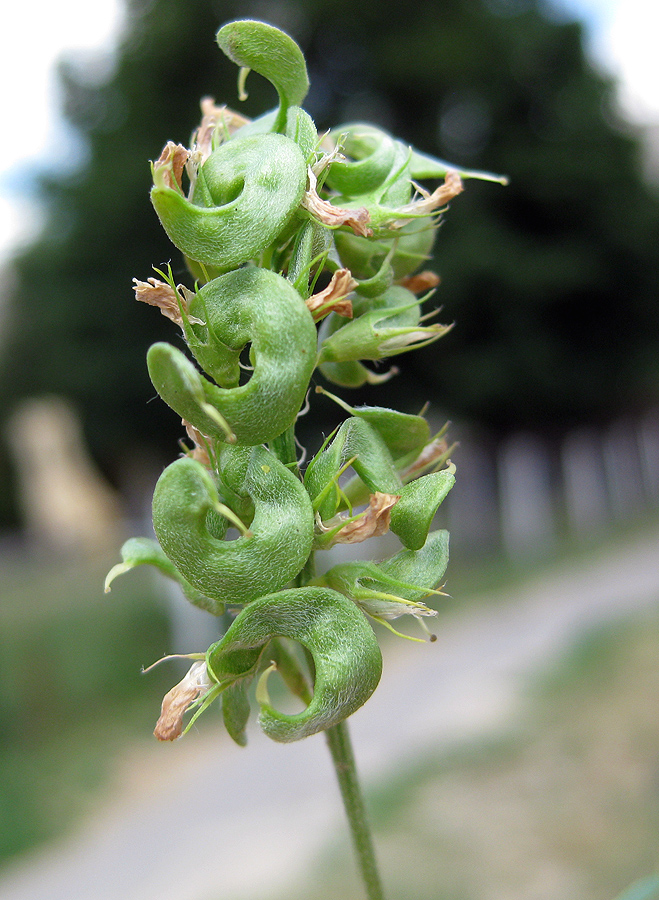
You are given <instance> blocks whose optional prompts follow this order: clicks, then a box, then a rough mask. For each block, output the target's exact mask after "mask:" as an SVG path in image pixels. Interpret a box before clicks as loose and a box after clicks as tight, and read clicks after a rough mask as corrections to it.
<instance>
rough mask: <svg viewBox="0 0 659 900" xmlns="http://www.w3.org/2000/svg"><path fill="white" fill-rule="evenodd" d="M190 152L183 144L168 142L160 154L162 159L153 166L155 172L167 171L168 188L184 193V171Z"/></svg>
mask: <svg viewBox="0 0 659 900" xmlns="http://www.w3.org/2000/svg"><path fill="white" fill-rule="evenodd" d="M188 155H189V152H188V150H186V148H185V147H184V146H183V145H182V144H175V143H174V142H173V141H167V143H166V144H165V146H164V147H163V151H162V153H161V154H160V158H159V159H157V160H156V162H155V163H154V164H153V168H154V169H155V170H158V169H164V170H165V180H166V182H167V187H170V188H172V189H173V190H175V191H176V190H178V191H180V192H181V193H183V181H182V176H183V169H184V168H185V164H186V162H187V161H188Z"/></svg>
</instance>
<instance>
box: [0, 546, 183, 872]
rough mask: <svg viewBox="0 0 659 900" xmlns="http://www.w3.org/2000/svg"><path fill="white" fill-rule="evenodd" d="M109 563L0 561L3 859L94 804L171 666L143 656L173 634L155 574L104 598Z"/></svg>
mask: <svg viewBox="0 0 659 900" xmlns="http://www.w3.org/2000/svg"><path fill="white" fill-rule="evenodd" d="M102 571H103V563H101V562H98V561H97V562H95V563H94V564H87V563H80V564H78V565H77V566H76V567H75V569H73V568H71V567H69V566H66V567H64V566H62V565H58V564H57V563H56V562H55V561H53V560H50V561H49V562H48V564H47V565H43V564H41V563H38V562H36V561H33V562H32V563H31V564H30V565H29V566H22V567H21V568H20V569H19V568H18V567H16V568H11V567H9V566H8V565H6V562H5V565H4V567H3V575H2V579H3V590H2V593H1V598H0V767H1V768H2V772H3V778H2V779H1V780H0V821H1V822H2V827H0V860H2V861H4V860H5V859H7V858H8V857H10V856H13V855H16V854H18V853H20V852H22V851H24V850H25V849H27V848H29V847H31V846H33V845H35V844H37V843H41V842H43V841H45V840H47V839H49V838H52V837H54V836H59V835H61V834H62V833H63V832H64V831H66V830H67V829H68V828H69V827H70V826H71V825H72V824H73V823H74V822H75V821H76V820H77V819H79V818H80V817H81V816H82V815H83V814H86V813H88V812H89V811H90V809H91V808H92V806H93V803H94V802H95V798H96V797H97V796H98V793H99V791H100V789H101V788H102V787H103V786H104V785H107V783H108V779H109V778H110V777H111V774H112V771H111V767H112V765H113V763H114V760H115V759H116V755H117V754H118V753H119V752H120V749H121V747H122V746H123V745H125V741H126V738H127V736H131V738H135V737H136V736H138V735H140V734H144V733H145V729H147V728H148V726H149V722H150V720H151V717H152V715H153V705H154V704H155V703H157V702H158V695H159V694H161V693H162V691H163V690H164V689H165V685H166V681H165V673H164V672H163V673H158V674H157V675H156V676H155V677H152V678H145V677H143V676H142V675H141V674H140V665H146V664H148V663H150V662H152V661H153V659H155V658H157V657H158V656H159V655H160V654H161V653H162V650H163V648H164V647H165V646H166V645H167V642H168V640H169V628H168V624H167V615H166V611H165V609H164V608H163V606H162V603H161V602H160V601H159V600H157V599H156V597H155V594H154V589H153V585H152V583H151V581H150V580H149V579H146V578H145V577H144V574H145V573H143V576H142V577H139V576H136V577H135V578H133V579H126V581H125V583H124V584H123V585H122V588H121V590H120V591H117V592H116V595H114V596H113V599H112V602H109V601H100V602H99V591H98V585H99V581H100V579H101V578H102Z"/></svg>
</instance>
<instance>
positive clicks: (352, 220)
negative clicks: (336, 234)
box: [302, 169, 373, 237]
mask: <svg viewBox="0 0 659 900" xmlns="http://www.w3.org/2000/svg"><path fill="white" fill-rule="evenodd" d="M316 184H317V178H316V176H315V175H314V173H313V172H312V171H311V169H309V189H308V190H307V191H306V193H305V195H304V197H303V198H302V206H303V208H304V209H306V210H307V211H308V212H310V213H311V214H312V215H313V216H315V217H316V218H317V219H318V220H319V221H320V222H322V223H323V225H327V226H328V227H329V228H338V227H339V225H347V226H348V228H351V229H352V230H353V232H354V233H355V234H358V235H360V236H361V237H372V235H373V232H372V231H371V229H370V228H369V227H368V223H369V222H370V221H371V215H370V213H369V211H368V210H367V209H366V207H365V206H360V207H359V208H358V209H342V208H341V207H340V206H333V205H332V204H331V203H330V202H329V201H328V200H323V199H322V197H320V196H319V194H318V192H317V190H316Z"/></svg>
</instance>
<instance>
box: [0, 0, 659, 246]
mask: <svg viewBox="0 0 659 900" xmlns="http://www.w3.org/2000/svg"><path fill="white" fill-rule="evenodd" d="M555 2H556V3H558V4H559V5H560V6H561V7H562V9H563V10H564V13H565V14H566V15H568V16H569V17H578V18H581V19H583V20H584V22H585V23H586V25H587V28H588V35H589V50H590V53H591V56H592V57H593V58H594V60H595V61H596V62H597V63H598V64H599V65H600V66H602V67H603V68H604V69H605V70H606V71H608V72H610V73H612V74H614V75H615V76H616V77H617V78H618V79H619V81H620V102H621V105H622V107H623V109H624V111H625V114H626V115H627V117H628V118H630V119H631V120H632V121H635V122H638V123H644V122H653V123H659V63H658V62H657V51H656V42H657V38H656V34H657V25H659V4H657V5H656V6H655V4H653V3H652V2H651V0H555ZM123 24H124V22H123V15H122V4H121V0H58V2H57V3H53V2H52V0H33V2H32V3H24V2H23V3H13V4H12V6H11V16H9V15H7V16H5V19H4V27H3V29H2V37H0V84H2V85H3V95H2V116H0V146H1V147H2V153H1V154H0V264H2V262H3V261H4V260H5V259H7V258H8V257H9V256H10V255H11V252H12V250H13V248H14V247H17V246H20V245H21V244H22V243H23V242H25V241H28V240H29V239H30V238H31V236H33V235H34V234H35V231H36V230H37V229H38V225H39V221H40V215H39V207H38V205H37V204H36V203H35V202H34V198H33V197H31V196H30V190H29V187H30V173H31V171H33V169H34V165H35V164H37V165H40V166H44V165H45V166H47V167H55V166H58V167H61V166H62V165H68V166H71V165H75V164H76V161H78V160H80V158H81V154H82V153H84V149H83V148H81V147H80V146H79V145H77V144H76V143H75V140H74V136H73V135H71V134H70V133H68V132H67V130H66V128H65V126H64V124H63V123H62V121H61V119H60V118H59V117H58V113H57V109H58V93H57V84H56V78H55V64H56V61H57V59H58V58H59V57H60V56H61V55H63V54H66V55H67V56H71V55H73V56H74V57H75V56H78V57H82V58H84V56H85V55H92V56H94V57H95V58H96V59H98V60H99V66H98V71H99V77H100V76H102V75H103V72H104V71H107V67H108V66H110V67H111V64H112V48H113V46H114V44H115V42H116V40H117V38H118V36H119V35H120V34H121V30H122V27H123ZM13 86H15V89H14V88H13ZM62 147H64V148H65V152H64V154H62V150H61V148H62ZM62 157H64V158H62Z"/></svg>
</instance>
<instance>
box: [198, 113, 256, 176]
mask: <svg viewBox="0 0 659 900" xmlns="http://www.w3.org/2000/svg"><path fill="white" fill-rule="evenodd" d="M200 105H201V115H202V118H201V123H200V125H199V128H197V130H196V132H195V133H194V135H193V138H192V146H193V156H194V161H195V163H196V165H197V166H200V165H202V164H203V163H204V162H206V160H207V159H208V157H209V156H210V155H211V153H212V152H213V136H214V134H215V133H216V131H217V129H218V127H219V126H222V130H223V131H224V133H225V134H226V135H227V136H228V135H232V134H233V133H234V131H237V130H238V129H239V128H242V126H243V125H246V124H247V123H248V122H249V121H250V120H249V119H248V118H247V117H246V116H241V115H240V113H237V112H234V111H233V110H232V109H229V108H228V107H227V106H216V104H215V100H214V98H213V97H203V98H202V100H201V104H200Z"/></svg>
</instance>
